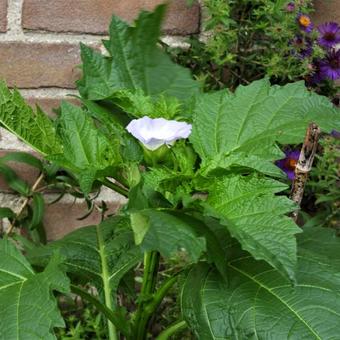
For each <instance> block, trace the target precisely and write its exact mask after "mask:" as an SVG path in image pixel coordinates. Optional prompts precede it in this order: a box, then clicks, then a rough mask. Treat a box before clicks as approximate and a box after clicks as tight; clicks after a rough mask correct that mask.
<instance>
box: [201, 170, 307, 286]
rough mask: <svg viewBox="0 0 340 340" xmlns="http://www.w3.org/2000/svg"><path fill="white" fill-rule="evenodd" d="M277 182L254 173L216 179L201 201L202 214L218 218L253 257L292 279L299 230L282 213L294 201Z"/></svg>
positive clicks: (291, 207) (290, 206) (293, 205)
mask: <svg viewBox="0 0 340 340" xmlns="http://www.w3.org/2000/svg"><path fill="white" fill-rule="evenodd" d="M285 188H286V186H285V185H284V184H282V183H280V182H277V181H274V180H269V179H263V178H258V177H257V176H254V175H252V176H237V175H233V176H229V177H222V178H219V179H216V180H215V182H214V183H212V184H211V185H210V186H209V188H208V191H209V195H208V199H207V200H206V202H205V203H203V205H204V207H205V213H206V214H207V215H209V216H213V217H216V218H219V219H220V221H221V224H223V225H225V226H226V227H227V228H228V230H229V232H230V233H231V235H232V236H233V237H235V238H236V239H237V240H238V241H239V242H240V243H241V245H242V248H243V249H245V250H247V251H248V252H250V253H251V255H252V256H254V258H255V259H259V260H260V259H261V260H265V261H267V262H268V263H269V264H271V265H272V266H273V267H274V268H276V269H278V270H279V271H281V272H282V274H284V275H287V276H288V277H289V278H291V279H294V270H295V265H296V239H295V236H294V235H295V234H297V233H299V232H301V230H300V228H298V227H297V226H296V225H295V223H294V222H293V221H292V219H291V218H289V217H287V216H285V214H287V213H288V212H291V211H292V210H294V208H295V204H294V203H293V202H292V201H290V200H289V199H288V198H287V197H285V196H275V195H274V194H275V193H277V192H280V191H282V190H284V189H285Z"/></svg>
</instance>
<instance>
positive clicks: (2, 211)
mask: <svg viewBox="0 0 340 340" xmlns="http://www.w3.org/2000/svg"><path fill="white" fill-rule="evenodd" d="M15 216H16V215H15V213H14V211H13V210H12V209H10V208H0V219H2V218H9V219H13V218H14V217H15Z"/></svg>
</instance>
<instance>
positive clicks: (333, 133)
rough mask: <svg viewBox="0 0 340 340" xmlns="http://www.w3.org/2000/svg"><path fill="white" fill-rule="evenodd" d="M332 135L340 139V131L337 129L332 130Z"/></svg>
mask: <svg viewBox="0 0 340 340" xmlns="http://www.w3.org/2000/svg"><path fill="white" fill-rule="evenodd" d="M331 136H332V137H334V138H336V139H340V131H337V130H333V131H332V132H331Z"/></svg>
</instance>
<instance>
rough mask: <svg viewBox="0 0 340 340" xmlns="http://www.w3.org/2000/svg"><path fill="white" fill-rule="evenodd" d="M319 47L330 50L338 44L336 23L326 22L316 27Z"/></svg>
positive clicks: (339, 27)
mask: <svg viewBox="0 0 340 340" xmlns="http://www.w3.org/2000/svg"><path fill="white" fill-rule="evenodd" d="M318 31H319V33H320V36H319V39H318V43H319V45H320V46H323V47H326V48H332V47H334V46H335V45H336V44H338V43H340V26H339V25H338V24H337V23H336V22H326V23H324V24H322V25H320V26H318Z"/></svg>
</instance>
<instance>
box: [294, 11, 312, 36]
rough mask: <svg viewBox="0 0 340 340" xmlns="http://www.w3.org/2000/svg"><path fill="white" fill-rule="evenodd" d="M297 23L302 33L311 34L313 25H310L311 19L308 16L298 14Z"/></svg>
mask: <svg viewBox="0 0 340 340" xmlns="http://www.w3.org/2000/svg"><path fill="white" fill-rule="evenodd" d="M297 22H298V24H299V26H300V28H301V29H302V30H303V31H305V32H307V33H310V32H312V30H313V23H312V20H311V18H310V17H309V16H308V15H306V14H302V13H299V15H298V16H297Z"/></svg>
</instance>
